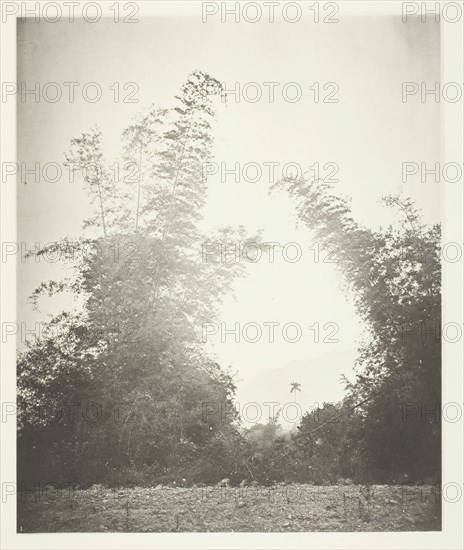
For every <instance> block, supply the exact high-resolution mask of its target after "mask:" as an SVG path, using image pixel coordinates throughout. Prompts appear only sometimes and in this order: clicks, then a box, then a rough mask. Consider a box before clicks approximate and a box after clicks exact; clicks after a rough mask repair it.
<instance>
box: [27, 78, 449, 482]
mask: <svg viewBox="0 0 464 550" xmlns="http://www.w3.org/2000/svg"><path fill="white" fill-rule="evenodd" d="M220 87H221V86H220V83H219V82H218V81H217V80H215V79H214V78H212V77H211V76H209V75H207V74H205V73H202V72H199V71H196V72H194V73H192V74H191V75H189V77H188V79H187V81H186V82H185V83H184V85H183V86H182V88H181V90H180V93H179V96H178V97H177V105H176V106H175V107H174V108H168V109H161V108H159V107H155V106H152V107H151V108H150V109H149V110H148V111H146V112H145V113H142V114H140V115H139V116H138V117H136V119H135V120H134V121H133V122H132V124H130V125H129V126H128V127H127V128H126V129H125V130H124V132H123V134H122V137H121V144H122V147H121V156H120V158H119V159H118V162H117V163H116V165H115V163H114V161H113V160H109V159H105V157H104V154H103V139H104V136H102V134H101V133H100V132H99V131H98V130H97V129H92V130H90V131H88V132H87V133H84V134H82V136H81V137H79V138H76V139H73V140H72V142H71V147H70V150H69V151H68V153H67V155H66V159H67V162H68V163H70V164H71V166H72V167H74V169H75V170H76V172H77V173H78V175H79V177H80V178H81V181H82V182H83V184H84V185H85V187H86V190H87V192H88V195H89V199H90V201H91V204H92V208H93V210H92V213H91V215H90V216H89V218H88V219H87V220H85V222H84V228H85V229H86V230H87V233H88V236H86V237H85V238H82V239H80V240H79V241H78V242H75V241H73V242H71V241H70V240H68V239H63V240H62V241H60V242H59V243H56V244H53V245H49V246H48V247H46V248H44V249H42V250H41V251H40V252H39V253H38V254H39V255H40V254H42V255H43V254H47V253H50V252H53V250H59V251H60V252H61V253H62V254H64V255H68V256H69V257H71V258H72V265H73V273H72V276H71V277H69V278H68V279H66V280H61V281H46V282H44V283H42V284H41V285H40V286H39V287H38V288H37V289H36V291H34V293H33V295H32V297H31V303H32V304H33V305H34V306H35V307H40V304H41V300H43V299H44V296H45V297H46V296H51V295H53V294H54V293H60V292H66V293H68V294H69V295H71V296H74V297H75V298H76V299H79V300H81V301H83V305H82V306H81V307H77V308H76V309H75V310H72V311H63V312H61V313H59V314H58V315H56V316H55V317H54V318H53V319H52V320H51V321H50V322H49V323H48V325H47V329H46V331H45V333H44V335H43V337H42V338H41V339H40V340H37V341H35V342H34V343H30V344H29V345H28V347H27V348H26V349H25V350H24V351H23V352H22V353H21V354H20V355H19V358H18V364H17V374H18V408H19V418H18V481H20V482H21V481H26V482H32V483H34V482H38V481H44V482H49V481H51V480H54V481H55V482H63V481H68V482H69V481H77V482H78V483H90V482H98V483H107V484H115V483H125V482H129V481H130V482H135V483H138V484H151V483H157V482H176V483H183V484H192V483H199V482H203V483H215V482H217V481H219V480H221V479H222V478H225V477H227V478H229V479H230V480H231V482H232V483H240V481H241V480H243V479H248V480H256V481H258V482H260V483H272V482H277V481H281V482H292V481H293V482H302V483H303V482H305V483H308V482H313V483H331V482H334V481H337V480H338V479H339V478H344V479H346V478H350V479H352V480H355V481H359V482H392V481H398V480H400V478H401V476H403V478H404V479H408V480H411V481H425V480H426V479H433V480H434V481H436V480H438V479H439V476H440V452H441V449H440V440H441V430H440V423H439V422H437V419H436V415H434V414H428V415H426V416H425V419H424V417H423V415H421V410H422V409H421V405H422V404H427V407H428V409H433V408H434V407H435V404H436V403H439V402H440V398H441V347H440V339H441V338H440V336H439V337H438V338H437V337H436V334H435V330H436V327H440V326H441V317H440V308H441V296H440V285H441V280H440V277H441V275H440V260H439V245H440V228H439V226H437V225H434V226H431V227H429V226H426V225H425V224H424V223H423V222H422V221H421V217H420V215H419V213H418V212H417V211H416V210H415V209H414V205H413V204H412V203H411V202H410V201H408V200H406V199H403V198H399V197H388V198H386V199H385V206H386V207H390V208H398V209H400V211H401V212H403V214H404V222H403V223H402V224H401V226H399V227H397V226H395V227H388V228H386V229H383V230H381V229H379V230H376V231H373V230H371V229H369V228H366V227H363V226H361V225H359V224H358V223H357V222H356V221H355V220H354V219H353V217H352V214H351V211H350V206H349V202H348V201H347V200H346V199H343V198H341V197H339V196H338V195H337V194H336V193H335V192H334V190H333V189H332V188H331V187H330V186H329V185H328V184H326V183H325V182H323V181H320V180H318V181H314V180H311V179H305V178H301V179H298V180H296V179H295V180H285V181H281V182H279V183H278V184H277V186H276V187H277V188H278V189H279V190H280V191H282V192H285V193H289V194H290V196H291V197H293V199H294V200H295V208H296V210H297V214H298V219H299V221H300V223H301V224H302V225H303V226H306V227H307V228H308V230H311V231H312V232H314V234H315V235H316V237H317V239H318V241H319V242H320V244H321V245H333V244H337V248H338V250H339V252H338V256H337V267H338V269H339V271H340V275H341V277H342V278H343V281H344V283H345V290H346V292H347V294H348V295H349V296H350V297H351V298H352V299H353V300H354V302H355V304H356V308H357V312H358V315H359V317H360V318H361V319H362V320H363V322H364V323H365V326H366V327H367V329H366V335H365V340H364V343H363V344H362V346H361V347H360V349H359V358H358V364H357V366H356V368H357V377H356V380H355V382H354V383H348V382H346V385H347V397H346V398H345V399H344V400H343V402H341V403H339V404H337V405H336V406H333V405H332V406H329V405H325V406H324V407H323V408H322V409H321V410H318V411H311V412H307V413H306V414H305V416H304V417H303V418H302V420H301V422H300V424H299V426H298V428H297V430H296V431H294V432H291V433H288V432H287V433H286V432H284V430H282V429H281V427H280V426H279V415H278V414H277V415H276V416H275V417H274V418H271V419H269V422H268V423H267V424H260V425H256V426H254V427H253V428H251V429H249V430H245V429H244V428H243V427H242V426H241V424H240V418H239V417H238V415H237V414H236V413H233V412H230V411H233V399H234V394H235V390H236V386H235V381H234V378H233V376H232V375H231V374H230V372H228V370H227V369H224V366H222V365H219V364H217V362H216V361H215V360H214V359H212V358H211V357H210V356H209V355H208V354H207V352H206V350H205V347H204V344H203V343H202V342H201V339H200V338H199V336H198V334H199V329H200V328H201V325H202V323H203V322H211V321H212V320H219V306H220V303H221V300H222V298H223V297H224V296H225V295H226V294H227V293H229V292H231V291H232V289H233V283H234V281H235V280H236V279H237V278H239V277H243V276H244V275H245V274H246V273H245V265H244V264H243V263H242V262H230V263H224V262H221V258H220V257H215V256H212V257H211V259H209V260H208V262H204V261H203V260H202V254H201V252H202V244H203V243H204V242H206V241H209V242H212V241H213V242H214V241H217V242H242V243H244V242H253V243H256V242H259V236H256V235H248V234H247V233H246V231H245V229H244V228H243V227H235V228H234V227H221V228H218V230H217V232H216V233H215V234H214V235H212V234H207V235H205V234H203V232H202V230H201V220H202V209H203V207H204V205H205V200H206V191H207V189H206V182H205V178H204V174H203V166H204V163H206V162H208V161H210V160H211V158H212V144H213V131H214V119H215V102H216V101H218V96H217V95H215V94H207V93H205V90H206V89H208V90H211V89H216V90H220ZM115 166H117V172H116V171H115V170H116V169H115ZM437 330H438V331H439V328H438V329H437ZM289 384H290V388H291V390H290V395H293V394H294V395H295V396H296V394H297V392H298V391H300V390H299V383H298V382H291V381H289ZM205 404H206V405H207V404H216V405H217V404H221V406H220V407H218V408H217V411H220V412H215V413H213V414H205ZM224 409H226V410H228V411H229V414H223V410H224ZM214 410H216V409H214V407H213V411H214Z"/></svg>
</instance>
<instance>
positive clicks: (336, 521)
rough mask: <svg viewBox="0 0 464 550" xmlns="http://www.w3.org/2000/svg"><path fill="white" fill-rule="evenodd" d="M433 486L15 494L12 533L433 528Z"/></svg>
mask: <svg viewBox="0 0 464 550" xmlns="http://www.w3.org/2000/svg"><path fill="white" fill-rule="evenodd" d="M440 529H441V504H440V495H439V494H438V492H437V491H436V488H435V487H434V486H389V485H367V486H366V485H349V486H313V485H285V486H282V485H281V486H273V487H246V488H233V487H232V488H229V487H225V488H218V487H202V488H199V487H194V488H170V487H162V488H161V487H158V488H131V489H107V488H104V487H102V486H94V487H92V488H91V489H87V490H69V489H61V490H51V489H50V490H47V491H39V492H36V493H35V494H31V493H27V494H22V495H21V494H20V495H19V496H18V532H22V533H31V532H36V533H37V532H79V533H82V532H97V531H98V532H145V533H146V532H187V531H197V532H233V531H235V532H244V531H256V532H291V531H307V532H310V531H439V530H440Z"/></svg>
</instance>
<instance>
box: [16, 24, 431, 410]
mask: <svg viewBox="0 0 464 550" xmlns="http://www.w3.org/2000/svg"><path fill="white" fill-rule="evenodd" d="M18 65H19V75H18V79H19V80H20V81H26V82H28V83H34V82H40V83H46V82H52V81H54V82H60V83H62V82H67V81H74V82H79V83H81V84H82V85H83V84H85V83H87V82H92V81H95V82H98V83H99V84H100V86H101V87H102V89H103V96H102V100H101V101H100V102H98V103H96V104H92V103H89V102H86V101H84V100H82V99H81V98H80V96H79V93H78V96H77V99H76V102H75V103H74V104H73V105H72V106H70V105H69V103H68V102H67V101H60V102H58V103H47V102H44V101H41V102H39V103H35V102H33V101H31V100H29V101H28V102H26V103H19V104H18V159H19V160H20V161H25V162H27V163H28V164H34V163H35V162H40V163H43V164H44V163H47V162H63V160H64V157H63V152H64V151H66V150H67V149H68V146H69V141H70V139H71V138H72V137H75V136H78V135H79V134H80V133H82V132H84V131H86V130H87V129H89V128H90V127H91V126H93V125H95V124H98V125H99V126H100V127H101V129H102V131H103V134H104V138H105V140H106V149H107V151H108V153H109V155H112V154H114V152H115V151H116V149H117V146H118V140H119V135H120V133H121V131H122V129H123V128H124V127H125V126H126V125H127V124H128V122H129V121H130V118H131V116H132V115H133V114H135V113H136V112H137V111H139V110H140V108H141V107H144V106H148V105H149V104H151V103H155V104H158V105H160V106H166V105H171V104H172V97H173V96H174V95H175V94H176V93H177V91H178V89H179V86H180V85H181V83H182V82H183V81H184V80H185V78H186V76H187V75H188V73H190V72H191V71H193V70H195V69H200V70H203V71H206V72H209V73H210V74H211V75H213V76H215V77H216V78H218V79H219V80H221V81H223V82H225V83H226V84H227V87H228V88H232V87H234V85H235V82H239V83H240V86H242V87H243V86H244V85H245V84H246V83H248V82H257V83H261V84H262V83H264V82H279V83H281V85H280V86H278V87H277V88H276V91H277V93H276V99H275V102H274V103H269V102H268V101H267V100H265V99H264V98H263V99H262V100H261V101H259V102H257V103H247V102H246V101H244V100H243V99H242V100H241V101H240V102H238V103H235V102H234V100H233V99H231V100H230V101H229V102H228V103H227V105H219V108H218V124H217V128H216V142H215V157H216V161H217V162H218V163H221V162H224V163H226V165H227V166H228V167H232V166H233V164H234V163H235V162H240V163H242V164H245V163H247V162H257V163H261V164H262V163H263V162H278V163H280V164H279V167H281V166H283V164H285V163H286V162H298V163H300V164H301V165H302V166H303V167H305V168H309V166H311V165H313V164H314V163H315V162H319V164H320V165H321V166H322V165H323V164H325V163H327V162H335V163H337V164H338V165H339V167H340V169H339V172H338V174H337V176H336V177H337V178H338V179H339V183H338V184H337V186H338V188H339V190H340V192H341V193H343V194H344V195H348V196H350V197H352V206H353V211H354V214H355V216H356V217H357V219H359V220H360V221H363V222H364V223H366V224H367V225H369V226H371V227H376V226H378V225H379V224H380V223H382V224H386V223H389V222H391V221H393V222H394V221H395V220H397V219H398V217H395V216H393V217H392V213H391V212H386V211H385V209H384V208H383V207H381V206H380V205H379V204H378V200H379V199H380V198H381V197H382V196H383V195H386V194H389V193H397V192H399V191H400V190H401V189H403V191H404V192H405V193H406V194H408V195H410V196H412V197H413V198H414V200H415V201H416V202H417V203H418V205H419V206H420V207H421V208H422V209H423V211H424V215H425V218H426V220H427V221H429V222H432V221H437V220H439V219H440V195H439V188H438V185H437V184H434V183H433V181H432V180H429V181H428V182H427V183H425V184H424V183H421V182H420V180H419V178H416V179H415V180H414V182H408V183H405V184H402V182H401V163H402V162H403V161H416V162H421V161H425V162H429V163H434V162H436V161H438V160H439V152H440V123H439V104H436V103H434V102H427V103H425V104H424V103H420V102H419V101H417V100H416V101H411V102H408V103H406V104H405V103H402V101H401V83H402V82H403V81H417V82H422V81H426V82H435V81H438V80H439V71H440V40H439V25H436V24H421V23H420V22H413V21H412V20H410V21H409V23H408V24H403V23H402V22H401V19H400V17H397V18H395V19H394V18H391V17H377V18H368V19H367V18H360V17H359V18H351V19H350V18H345V19H342V20H341V21H340V23H338V24H334V25H314V24H310V23H306V22H304V21H302V22H300V23H299V24H293V25H289V24H284V23H280V24H279V23H274V24H267V23H265V22H264V21H263V22H260V23H259V24H256V25H241V24H240V25H237V24H225V25H224V24H221V23H219V22H216V23H214V22H212V23H208V24H203V23H202V22H201V19H200V18H199V17H183V18H146V19H143V18H142V19H141V20H140V22H139V23H138V24H134V25H116V24H114V23H112V22H111V21H108V22H105V21H100V22H98V23H96V24H93V25H92V24H88V23H82V22H79V21H76V22H75V23H73V24H69V23H57V24H47V23H44V22H42V23H33V22H32V23H31V22H28V23H26V24H19V26H18ZM115 82H119V83H120V84H121V86H122V85H123V84H124V83H126V82H135V83H137V85H138V87H139V91H138V93H137V94H136V96H135V97H137V98H138V99H139V100H140V101H139V103H138V104H124V103H115V102H114V101H113V96H112V93H111V91H110V89H109V87H110V86H111V85H112V84H113V83H115ZM288 82H297V83H299V85H301V88H302V89H303V96H302V99H301V100H300V101H298V102H296V103H290V102H287V101H285V100H284V99H282V95H281V93H280V90H281V89H282V87H283V85H284V84H285V83H288ZM315 82H319V83H320V86H321V91H322V86H323V85H324V84H325V83H326V82H336V83H337V85H338V87H339V92H338V93H337V95H336V97H337V98H339V99H340V101H339V103H335V104H330V103H326V104H324V103H321V102H319V103H315V102H314V101H313V97H314V96H313V95H311V93H310V92H309V90H308V88H309V87H310V86H312V85H313V84H314V83H315ZM80 89H82V86H80V87H78V88H77V91H78V92H79V91H80ZM263 90H264V91H265V88H263ZM279 167H278V168H277V169H276V174H277V175H279V174H280V172H279V170H280V168H279ZM323 175H325V174H323ZM28 181H29V183H28V185H26V186H24V185H20V186H19V187H18V239H19V241H24V242H27V243H33V242H40V243H41V244H45V243H47V242H49V241H53V240H57V239H59V238H61V237H64V236H66V235H69V236H70V237H71V238H72V237H77V236H79V235H80V234H81V224H82V220H83V218H84V217H85V214H86V210H87V198H86V196H85V195H84V194H83V192H82V189H81V188H80V187H79V186H78V185H76V184H75V183H74V184H72V183H69V182H67V181H66V180H63V181H60V182H57V183H56V184H53V183H48V182H43V181H41V182H40V183H35V182H34V181H33V180H32V179H30V180H28ZM208 183H209V196H208V203H207V208H206V211H205V225H206V226H207V227H212V226H214V225H217V224H232V225H233V224H244V225H245V226H246V227H248V228H249V230H250V231H255V230H256V229H258V228H262V229H263V236H264V239H265V240H268V241H277V242H280V243H282V244H285V243H288V242H291V241H295V242H298V243H299V245H300V246H301V249H302V251H303V256H302V259H301V261H299V262H297V263H290V262H288V261H284V260H283V259H282V257H281V256H280V254H276V260H275V262H274V263H273V264H270V263H269V261H268V260H267V259H263V260H262V261H261V262H259V263H256V264H253V265H251V264H250V265H249V277H248V278H247V279H245V280H242V281H239V282H238V283H237V285H236V295H237V301H235V302H234V301H233V300H232V299H227V300H226V301H225V303H224V307H223V309H222V311H223V321H224V322H225V323H226V326H227V328H232V327H233V325H234V323H235V322H240V323H246V322H250V321H254V322H257V323H263V322H266V321H267V322H269V321H275V322H278V323H280V326H282V325H283V324H285V323H287V322H297V323H299V324H300V325H301V326H302V329H303V334H302V337H301V339H300V341H299V342H298V343H289V342H286V341H285V339H284V338H283V336H282V333H281V332H280V331H279V328H277V329H276V338H275V342H274V343H272V344H271V343H269V342H268V341H267V340H268V339H267V338H266V337H264V335H263V338H262V339H261V341H260V342H257V343H254V344H252V343H247V342H244V341H243V340H242V342H241V343H240V344H236V343H235V342H234V340H233V338H232V337H229V338H228V339H227V342H226V343H225V344H223V343H221V341H220V338H219V337H217V338H216V339H214V340H213V341H212V342H211V347H212V350H213V351H214V352H215V353H217V354H218V357H219V359H220V361H221V363H222V364H223V365H228V364H231V365H232V368H233V369H234V370H237V371H238V372H239V375H240V377H241V378H242V379H243V380H244V383H245V382H247V381H248V382H249V381H250V380H252V379H254V378H255V377H256V375H257V374H259V373H260V372H261V371H263V370H265V369H275V368H278V367H282V366H284V365H286V364H287V363H289V362H291V361H292V360H297V359H311V358H316V357H319V356H320V355H322V354H324V353H327V352H328V351H352V352H353V356H354V350H355V348H356V341H357V338H358V337H359V335H360V331H361V329H362V327H361V325H360V322H359V320H358V319H357V318H356V316H355V313H354V309H353V306H352V304H351V302H350V300H349V298H347V297H346V296H345V295H344V294H343V292H342V291H341V289H340V279H339V277H338V274H337V272H336V271H335V268H334V265H331V264H329V263H323V262H319V263H315V262H314V259H313V255H312V253H311V252H310V250H309V249H310V247H311V246H313V245H314V240H312V237H311V234H310V233H309V232H308V230H296V229H295V227H294V225H295V224H294V222H295V220H294V213H293V211H292V208H291V205H290V203H289V201H288V200H287V199H286V198H285V197H284V196H275V197H269V196H268V189H269V178H268V177H267V174H266V173H265V172H264V173H263V177H262V179H261V180H260V181H258V182H256V183H250V182H248V181H241V182H239V183H235V182H234V180H233V178H232V177H229V178H228V179H227V181H226V182H224V183H223V182H221V180H220V176H219V175H218V176H211V177H210V178H209V180H208ZM55 272H56V267H54V266H53V265H50V264H44V263H41V264H35V263H32V262H28V263H25V264H22V265H21V266H20V270H19V279H18V293H19V302H18V319H19V320H20V321H23V320H24V321H26V322H27V323H33V322H34V320H37V319H40V318H43V317H40V316H37V315H36V314H33V313H32V311H31V308H30V307H29V306H27V305H26V297H27V296H28V295H29V294H30V293H31V291H32V290H33V289H34V287H35V286H37V284H39V283H40V282H41V281H42V280H44V279H48V278H50V277H53V276H54V274H55ZM314 323H319V324H320V327H321V335H322V337H323V336H325V335H326V334H327V333H324V332H323V330H322V327H323V325H324V324H325V323H336V324H337V326H338V331H337V334H336V335H335V338H337V339H338V340H339V343H330V344H329V343H322V342H319V343H316V342H314V336H313V334H314V333H313V332H311V331H310V330H309V328H308V327H309V326H310V325H314ZM343 369H345V372H346V373H347V374H349V373H350V372H351V369H352V364H347V365H346V366H343ZM315 374H317V376H321V377H324V373H323V372H322V373H315ZM317 399H318V400H320V401H322V400H324V396H317Z"/></svg>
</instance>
